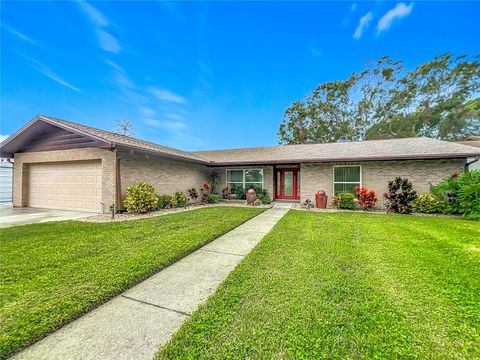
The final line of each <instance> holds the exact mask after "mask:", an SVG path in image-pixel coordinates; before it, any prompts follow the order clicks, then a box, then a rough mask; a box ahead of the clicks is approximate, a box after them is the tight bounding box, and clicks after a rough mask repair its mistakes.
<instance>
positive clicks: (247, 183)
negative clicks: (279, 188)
mask: <svg viewBox="0 0 480 360" xmlns="http://www.w3.org/2000/svg"><path fill="white" fill-rule="evenodd" d="M227 186H228V187H229V188H230V189H234V188H239V187H243V188H244V189H246V190H247V189H249V188H250V187H251V186H260V187H262V188H263V170H262V169H235V170H233V169H232V170H227Z"/></svg>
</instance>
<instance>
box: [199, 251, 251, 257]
mask: <svg viewBox="0 0 480 360" xmlns="http://www.w3.org/2000/svg"><path fill="white" fill-rule="evenodd" d="M197 251H208V252H213V253H217V254H225V255H233V256H240V257H244V256H245V255H242V254H235V253H231V252H225V251H217V250H210V249H198V250H197Z"/></svg>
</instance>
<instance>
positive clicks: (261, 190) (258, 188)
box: [248, 185, 268, 197]
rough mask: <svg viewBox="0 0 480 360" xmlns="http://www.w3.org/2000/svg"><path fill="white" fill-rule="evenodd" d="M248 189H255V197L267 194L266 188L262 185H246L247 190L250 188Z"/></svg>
mask: <svg viewBox="0 0 480 360" xmlns="http://www.w3.org/2000/svg"><path fill="white" fill-rule="evenodd" d="M250 189H253V190H255V194H257V197H259V196H267V195H268V190H267V189H264V188H262V187H261V186H259V185H250V186H249V187H248V190H250Z"/></svg>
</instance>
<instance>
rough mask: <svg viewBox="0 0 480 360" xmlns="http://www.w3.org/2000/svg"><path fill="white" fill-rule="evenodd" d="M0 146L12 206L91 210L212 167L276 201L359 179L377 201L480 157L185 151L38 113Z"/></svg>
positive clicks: (361, 147)
mask: <svg viewBox="0 0 480 360" xmlns="http://www.w3.org/2000/svg"><path fill="white" fill-rule="evenodd" d="M0 151H1V156H2V157H6V158H14V176H13V204H14V206H18V207H23V206H31V207H44V208H58V209H77V210H85V211H95V212H96V211H102V210H108V208H109V207H110V206H111V205H112V204H115V206H117V208H119V209H121V208H122V200H123V199H124V198H125V196H126V188H127V186H130V185H133V184H135V183H137V182H140V181H146V182H149V183H150V184H152V185H153V186H154V187H155V189H156V191H157V192H158V193H161V194H172V193H174V192H176V191H186V190H187V189H188V188H191V187H196V188H197V189H198V188H199V187H200V186H201V184H202V182H203V181H204V180H206V179H208V178H209V177H210V174H211V173H212V172H213V171H215V172H216V173H217V175H218V180H217V181H218V187H219V188H220V189H221V188H224V187H226V186H229V187H231V188H233V187H236V186H237V187H238V186H242V187H245V188H248V187H249V186H251V185H261V186H262V187H263V188H266V189H268V191H269V194H270V195H271V197H272V198H273V199H275V200H279V201H300V202H303V201H305V200H306V199H307V198H310V199H313V198H314V195H315V193H316V192H317V191H318V190H324V191H326V193H327V195H328V196H329V199H331V197H332V196H333V195H334V194H338V193H340V192H346V191H352V190H353V188H354V187H355V186H356V185H360V186H366V187H367V188H369V189H373V190H375V191H376V192H377V193H378V197H379V199H381V198H382V194H383V193H384V192H385V190H386V188H387V182H388V181H389V180H391V179H393V178H394V177H396V176H402V177H407V178H408V179H409V180H410V181H411V182H412V183H413V186H414V188H415V190H417V192H418V193H420V194H421V193H424V192H427V191H428V190H429V187H430V184H435V183H438V182H440V181H441V180H443V179H444V178H446V177H448V176H449V175H451V174H453V173H455V172H458V173H462V172H464V171H466V169H467V166H468V162H469V161H467V159H478V158H479V157H480V148H475V147H471V146H466V145H462V144H456V143H452V142H446V141H440V140H435V139H430V138H426V137H420V138H406V139H393V140H374V141H361V142H338V143H327V144H305V145H286V146H270V147H257V148H243V149H227V150H212V151H195V152H187V151H182V150H178V149H173V148H170V147H166V146H162V145H158V144H154V143H151V142H148V141H143V140H139V139H135V138H133V137H129V136H123V135H119V134H116V133H113V132H109V131H105V130H100V129H96V128H92V127H89V126H84V125H81V124H77V123H74V122H70V121H65V120H61V119H57V118H53V117H47V116H42V115H38V116H36V117H35V118H34V119H32V120H31V121H30V122H28V123H27V124H26V125H25V126H23V127H22V128H21V129H20V130H18V131H17V132H16V133H14V134H13V135H12V136H10V137H9V138H8V139H7V140H5V141H4V142H3V143H2V144H1V145H0ZM470 162H471V160H470ZM379 206H382V203H381V202H380V204H379Z"/></svg>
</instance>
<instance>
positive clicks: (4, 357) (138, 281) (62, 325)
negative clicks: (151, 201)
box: [0, 206, 271, 360]
mask: <svg viewBox="0 0 480 360" xmlns="http://www.w3.org/2000/svg"><path fill="white" fill-rule="evenodd" d="M215 207H222V206H215ZM225 207H227V206H225ZM206 208H207V207H205V208H198V209H192V210H190V211H188V212H193V211H196V210H201V209H206ZM239 208H240V206H239ZM254 209H258V210H261V211H260V212H259V213H258V214H256V215H254V216H252V217H251V218H249V219H246V220H245V221H242V222H241V223H239V224H238V225H237V226H235V227H233V228H231V229H230V230H228V231H226V232H223V233H221V234H219V235H218V236H217V237H215V238H212V239H210V240H209V241H207V242H205V243H203V244H202V245H200V246H198V247H196V248H194V249H192V251H190V252H187V253H185V254H182V255H180V256H179V257H176V258H174V259H173V260H172V261H171V262H168V263H166V265H163V266H162V267H160V268H158V269H156V270H154V271H153V272H151V273H149V274H147V275H145V276H143V277H141V278H139V279H136V280H135V281H134V282H132V284H130V285H129V286H127V287H125V288H122V289H121V290H119V291H118V292H115V293H113V294H112V295H111V296H108V297H107V298H105V299H104V300H101V301H99V302H97V303H93V304H92V307H91V308H89V310H87V311H84V312H81V313H78V314H76V315H74V316H72V317H71V318H70V319H68V320H66V321H64V322H62V323H61V324H59V325H58V326H56V327H54V328H52V329H51V330H50V331H49V332H47V333H45V335H43V336H41V337H35V338H32V340H31V341H29V342H27V343H26V344H25V346H22V347H19V348H17V349H15V350H13V351H11V352H8V353H6V354H5V355H0V360H4V359H9V358H11V357H13V356H15V355H18V354H19V353H21V352H22V351H24V350H26V349H27V348H29V347H30V346H33V345H34V344H36V343H37V342H39V341H41V340H43V339H45V338H46V337H47V336H49V335H51V334H53V333H54V332H56V331H58V330H60V329H61V328H63V327H64V326H66V325H68V324H70V323H72V322H74V321H75V320H78V319H79V318H81V317H82V316H84V315H86V314H88V313H90V312H92V311H94V310H96V309H98V308H99V307H101V306H102V305H105V304H106V303H108V302H109V301H111V300H113V299H114V298H116V297H117V296H120V295H121V294H123V293H124V292H125V291H127V290H129V289H131V288H132V287H134V286H136V285H138V284H140V283H141V282H143V281H145V280H147V279H149V278H150V277H152V276H154V275H156V274H157V273H159V272H160V271H163V270H164V269H166V268H168V267H170V266H172V265H173V264H175V263H176V262H178V261H180V260H182V259H183V258H185V257H187V256H188V255H190V254H192V253H194V252H195V251H197V250H199V249H201V248H202V247H204V246H206V245H208V244H209V243H211V242H212V241H214V240H217V239H218V238H220V237H222V236H223V235H225V234H226V233H228V232H230V231H233V230H234V229H236V228H238V227H239V226H241V225H243V224H245V223H246V222H247V221H250V220H252V219H254V218H256V217H257V216H258V215H260V214H262V213H263V212H265V211H266V210H269V209H271V207H269V208H254ZM184 212H185V211H184ZM184 212H177V213H171V214H165V215H164V216H168V215H177V214H181V213H184ZM147 219H148V218H145V219H136V220H130V221H143V220H147ZM65 221H69V222H81V221H78V220H65ZM52 222H53V221H52ZM28 225H38V224H25V225H18V226H28Z"/></svg>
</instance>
